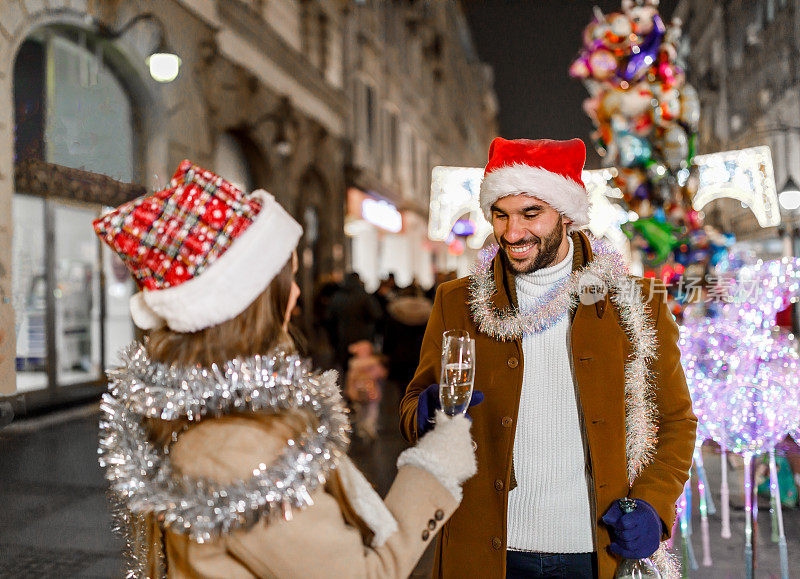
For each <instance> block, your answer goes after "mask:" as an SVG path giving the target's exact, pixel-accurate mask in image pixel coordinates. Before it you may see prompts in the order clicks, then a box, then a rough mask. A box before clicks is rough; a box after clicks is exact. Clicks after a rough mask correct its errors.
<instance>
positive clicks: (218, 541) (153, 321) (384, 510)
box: [95, 162, 475, 579]
mask: <svg viewBox="0 0 800 579" xmlns="http://www.w3.org/2000/svg"><path fill="white" fill-rule="evenodd" d="M131 223H136V227H135V228H134V227H130V224H131ZM231 224H233V227H232V226H231ZM95 229H96V231H97V233H98V235H99V236H100V237H101V238H102V239H103V241H105V242H106V243H108V244H109V245H110V246H111V247H112V249H113V250H114V251H116V252H117V253H118V254H119V255H120V256H121V257H122V258H123V260H124V261H125V263H126V265H127V266H128V268H129V269H130V270H131V273H133V275H134V277H135V278H136V280H137V282H138V284H139V287H140V288H142V291H141V292H140V293H139V294H137V295H136V296H135V297H134V298H133V299H132V300H131V313H132V315H133V319H134V322H135V323H136V324H137V325H138V326H139V327H140V328H141V329H142V330H145V331H146V332H147V340H146V341H145V343H144V344H137V343H134V344H132V345H131V346H130V347H129V348H128V349H127V351H126V352H125V353H124V355H123V358H122V359H123V366H122V367H121V368H119V369H116V370H114V371H112V372H110V373H109V377H110V381H111V386H110V388H109V391H108V393H107V394H106V395H105V396H104V400H103V407H102V408H103V417H102V419H101V429H102V431H101V439H100V462H101V464H102V465H103V466H104V467H105V468H106V478H107V479H108V480H109V481H110V484H111V490H112V493H113V495H114V497H115V499H116V500H118V501H119V503H120V515H121V516H122V519H121V521H120V522H121V524H122V527H123V528H124V530H125V531H126V532H127V533H128V545H129V548H130V555H131V563H132V564H133V568H132V569H131V570H130V572H129V574H128V575H129V576H133V577H152V578H156V577H157V578H163V577H167V576H168V577H170V578H178V579H180V578H188V577H237V578H247V577H393V578H394V577H407V576H408V575H409V574H410V573H411V571H412V570H413V568H414V566H415V564H416V562H417V560H418V559H419V557H420V556H421V555H422V553H423V551H424V550H425V549H426V547H427V546H428V543H429V540H430V538H431V537H433V536H434V535H435V533H436V531H437V530H438V529H440V528H441V525H442V524H443V523H444V522H445V521H446V520H447V519H448V518H449V517H450V515H451V514H452V513H453V511H454V510H455V509H456V507H457V506H458V503H459V501H460V497H461V485H462V484H463V482H464V481H465V480H466V479H468V478H469V477H470V476H472V475H473V474H474V473H475V457H474V451H473V449H472V448H473V447H472V443H471V440H470V435H469V428H470V424H469V422H468V421H467V420H466V418H464V417H461V416H459V417H455V418H448V417H446V416H444V414H440V415H439V417H437V426H436V428H435V429H434V431H433V432H432V433H431V435H429V436H426V437H425V438H423V439H422V440H421V441H420V443H419V444H418V445H417V446H416V447H415V448H411V449H408V450H406V451H405V452H404V453H402V454H401V455H400V458H399V460H398V468H399V470H398V474H397V479H396V480H395V483H394V484H393V485H392V487H391V489H390V490H389V494H388V496H387V498H386V501H385V502H384V501H382V500H381V498H380V497H379V496H378V495H377V493H376V492H375V491H374V490H373V489H372V487H371V486H370V485H369V483H368V482H367V481H366V479H365V478H364V477H363V475H362V474H361V473H360V472H359V471H358V470H357V469H356V468H355V467H354V466H353V464H352V463H351V462H350V460H349V459H348V458H347V456H346V454H345V453H346V450H347V446H348V432H349V426H348V423H347V414H346V412H345V408H344V405H343V402H342V399H341V395H340V393H339V388H338V386H337V384H336V376H335V373H325V374H319V373H317V372H314V371H312V370H311V369H310V366H309V364H308V363H307V362H306V361H304V360H303V359H301V358H300V357H299V356H298V355H297V354H295V353H293V351H294V347H293V343H292V340H291V338H290V337H289V335H288V333H287V326H288V320H289V317H290V315H291V311H292V309H293V306H294V303H295V301H296V299H297V297H298V295H299V293H300V290H299V288H298V287H297V284H296V283H295V281H294V275H295V272H296V269H297V254H296V252H295V248H296V246H297V242H298V240H299V239H300V236H301V234H302V229H301V227H300V225H298V224H297V222H295V220H294V219H293V218H292V217H291V216H290V215H289V214H288V213H287V212H286V211H285V210H284V209H283V208H282V207H281V206H280V205H278V203H277V202H276V201H275V199H274V198H273V197H272V196H271V195H270V194H268V193H266V192H265V191H256V192H254V193H252V194H251V195H244V194H243V193H242V192H241V191H239V190H238V189H236V188H235V187H233V186H232V185H230V184H229V183H227V182H225V181H224V180H222V179H221V178H219V177H217V176H216V175H214V174H213V173H210V172H208V171H205V170H203V169H201V168H199V167H196V166H193V165H191V164H190V163H189V162H184V163H182V164H181V166H180V169H179V171H178V173H177V174H176V175H175V177H174V178H173V181H172V184H171V187H170V188H169V189H167V190H164V191H160V192H158V193H155V194H154V195H151V196H147V197H141V198H138V199H136V200H134V201H132V202H130V203H126V204H124V205H122V206H121V207H119V208H118V209H117V210H115V211H114V212H112V213H110V214H108V215H106V216H105V217H103V218H101V219H99V220H97V221H96V222H95ZM201 235H202V238H203V239H206V240H209V241H210V243H197V242H196V241H197V240H199V239H201V238H200V237H199V236H201ZM167 248H169V251H167ZM154 255H157V259H155V260H154V259H153V256H154ZM420 530H422V531H420Z"/></svg>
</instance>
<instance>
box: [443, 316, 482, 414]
mask: <svg viewBox="0 0 800 579" xmlns="http://www.w3.org/2000/svg"><path fill="white" fill-rule="evenodd" d="M474 362H475V340H473V339H472V338H470V337H469V333H467V332H465V331H464V330H451V331H449V332H445V333H444V335H443V336H442V375H441V381H440V384H439V403H440V404H441V406H442V410H443V411H444V413H445V414H447V415H448V416H455V415H457V414H465V413H466V412H467V408H468V407H469V401H470V399H471V398H472V386H473V382H474V380H475V366H474Z"/></svg>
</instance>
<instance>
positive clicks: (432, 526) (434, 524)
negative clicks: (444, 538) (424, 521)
mask: <svg viewBox="0 0 800 579" xmlns="http://www.w3.org/2000/svg"><path fill="white" fill-rule="evenodd" d="M435 528H436V521H434V520H433V519H431V520H430V521H428V529H430V530H431V531H432V530H434V529H435Z"/></svg>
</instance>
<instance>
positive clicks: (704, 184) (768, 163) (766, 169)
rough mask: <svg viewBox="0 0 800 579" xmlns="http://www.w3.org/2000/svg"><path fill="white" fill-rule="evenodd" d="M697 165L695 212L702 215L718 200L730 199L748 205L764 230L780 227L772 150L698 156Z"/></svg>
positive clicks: (746, 150)
mask: <svg viewBox="0 0 800 579" xmlns="http://www.w3.org/2000/svg"><path fill="white" fill-rule="evenodd" d="M694 164H695V165H696V166H697V168H698V179H699V185H698V188H697V193H695V196H694V198H693V199H692V207H693V208H694V210H695V211H700V210H701V209H702V208H703V207H705V206H706V205H708V203H710V202H711V201H713V200H714V199H720V198H722V197H730V198H732V199H738V200H739V201H741V202H742V203H744V204H745V205H747V206H748V207H749V208H750V210H751V211H752V212H753V215H755V216H756V219H757V220H758V224H759V225H760V226H761V227H770V226H773V225H779V224H780V222H781V212H780V207H779V206H778V191H777V189H776V187H775V174H774V171H773V167H772V154H771V153H770V148H769V147H766V146H762V147H752V148H750V149H741V150H739V151H724V152H721V153H711V154H708V155H698V156H696V157H695V158H694Z"/></svg>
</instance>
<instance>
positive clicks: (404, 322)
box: [384, 285, 433, 387]
mask: <svg viewBox="0 0 800 579" xmlns="http://www.w3.org/2000/svg"><path fill="white" fill-rule="evenodd" d="M432 308H433V302H431V300H429V299H428V298H427V297H425V295H424V293H423V292H422V291H421V289H420V288H418V287H415V286H413V285H411V286H409V287H407V288H403V289H401V290H400V291H399V292H398V295H397V297H396V298H395V299H394V300H392V302H391V303H389V306H388V314H389V318H388V321H387V329H386V341H385V343H384V352H385V353H386V355H387V356H388V357H389V369H390V375H391V377H392V379H393V380H396V381H397V382H398V383H399V384H400V385H402V386H403V387H404V386H405V385H406V384H408V383H409V382H410V381H411V378H412V377H413V376H414V370H415V369H416V367H417V365H418V364H419V352H420V348H421V347H422V338H423V336H424V335H425V325H426V324H427V323H428V318H430V315H431V309H432Z"/></svg>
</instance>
